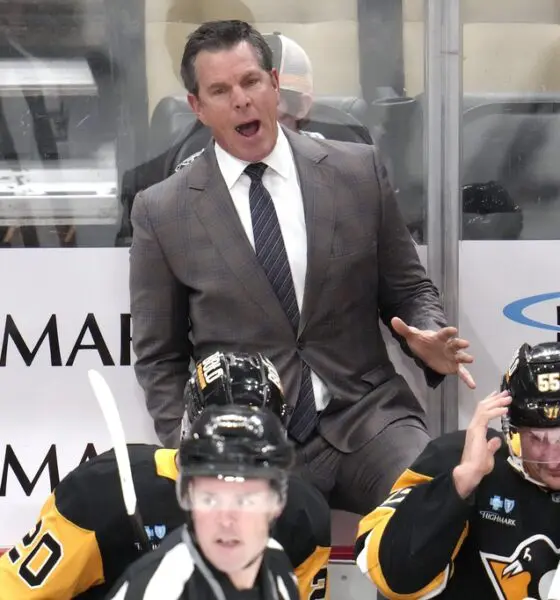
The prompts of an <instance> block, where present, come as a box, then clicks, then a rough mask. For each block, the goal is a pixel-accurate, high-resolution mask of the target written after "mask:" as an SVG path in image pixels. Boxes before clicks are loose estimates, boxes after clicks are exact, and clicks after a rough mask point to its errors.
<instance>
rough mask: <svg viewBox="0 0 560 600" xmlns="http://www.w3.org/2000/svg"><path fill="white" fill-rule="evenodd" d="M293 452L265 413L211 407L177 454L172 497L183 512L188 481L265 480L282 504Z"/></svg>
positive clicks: (274, 420) (255, 409) (244, 408)
mask: <svg viewBox="0 0 560 600" xmlns="http://www.w3.org/2000/svg"><path fill="white" fill-rule="evenodd" d="M294 461H295V449H294V446H293V444H292V442H290V441H289V440H288V438H287V434H286V430H285V428H284V427H283V425H282V423H281V422H280V420H279V419H278V418H277V417H276V415H274V414H273V413H272V412H271V411H270V410H268V409H267V408H258V407H256V406H244V405H236V404H225V405H221V406H219V405H211V406H208V407H207V408H205V409H204V410H203V411H202V413H201V414H200V415H199V417H198V418H197V419H196V420H195V421H194V422H193V424H192V426H191V427H190V429H189V431H188V433H187V435H186V436H185V438H184V439H183V440H182V441H181V445H180V448H179V470H180V476H179V481H178V496H179V502H180V504H181V506H183V507H184V508H186V504H188V501H186V498H187V497H188V484H189V481H190V480H191V479H192V478H193V477H216V478H219V479H227V478H233V479H261V478H262V479H268V480H269V481H270V482H271V485H272V487H273V488H274V489H275V490H276V491H277V492H278V494H279V496H280V498H281V500H282V502H285V498H286V491H287V485H288V474H289V471H290V469H291V468H292V466H293V464H294Z"/></svg>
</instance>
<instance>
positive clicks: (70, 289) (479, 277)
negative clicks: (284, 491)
mask: <svg viewBox="0 0 560 600" xmlns="http://www.w3.org/2000/svg"><path fill="white" fill-rule="evenodd" d="M419 253H420V255H421V257H422V258H423V259H424V258H425V247H421V248H419ZM558 256H560V242H511V243H510V242H464V243H462V245H461V252H460V261H461V262H460V298H461V307H460V308H461V310H460V322H459V328H460V334H461V335H462V336H463V337H466V338H467V339H469V340H470V341H471V344H472V346H471V349H472V352H473V354H474V355H475V359H476V361H475V363H474V365H473V366H472V373H473V375H474V377H475V379H476V381H477V390H476V391H474V392H471V391H469V390H468V389H467V388H466V387H465V386H464V385H461V386H460V426H462V427H463V426H466V425H467V423H468V420H469V418H470V416H471V414H472V410H473V407H474V404H475V403H476V401H477V400H479V399H481V398H483V397H484V396H485V395H486V394H487V393H489V392H490V391H492V390H493V389H496V388H497V387H498V386H499V383H500V377H501V374H502V372H503V370H504V369H505V368H506V367H507V365H508V363H509V361H510V359H511V356H512V354H513V352H514V350H515V349H516V348H517V347H518V346H519V345H520V344H521V343H523V342H524V341H527V342H529V343H538V342H541V341H553V340H556V336H557V333H559V332H560V326H559V325H558V320H559V319H558V305H560V291H558V290H559V285H558V283H557V281H556V274H557V273H558V271H559V269H558V266H557V265H556V263H555V260H557V258H556V257H558ZM0 259H1V260H0V281H1V282H2V292H1V294H0V343H1V346H0V381H1V382H2V388H1V389H2V392H1V394H0V515H1V517H2V518H1V519H0V548H2V547H6V546H11V545H12V544H13V543H14V542H15V541H17V540H18V539H19V538H20V537H21V535H22V534H23V533H24V532H26V531H27V530H28V529H30V528H31V526H32V525H33V524H34V522H35V518H36V516H37V514H38V512H39V509H40V507H41V505H42V503H43V502H44V500H45V499H46V497H47V496H48V494H49V492H50V490H51V487H52V485H53V484H54V483H56V481H57V480H59V479H60V478H62V477H63V476H64V475H65V474H66V473H67V472H68V471H70V470H71V469H72V468H74V467H75V466H77V465H78V464H79V463H80V461H81V460H82V458H83V457H84V455H86V456H88V455H89V453H91V452H92V451H95V452H97V453H99V452H102V451H104V450H106V449H107V448H109V447H110V445H111V444H110V440H109V436H108V433H107V430H106V428H105V425H104V422H103V418H102V415H101V412H100V410H99V408H98V407H97V404H96V401H95V398H94V395H93V393H92V391H91V389H90V386H89V383H88V380H87V370H88V369H89V368H96V369H98V370H99V371H100V372H101V373H102V374H103V375H104V376H105V378H106V379H107V381H108V383H109V385H110V386H111V388H112V389H113V391H114V394H115V396H116V398H117V401H118V403H119V411H120V413H121V415H122V419H123V422H124V428H125V432H126V435H127V439H128V441H130V442H154V443H157V438H156V436H155V434H154V431H153V425H152V421H151V418H150V417H149V415H148V413H147V411H146V409H145V405H144V401H143V396H142V392H141V390H140V388H139V387H138V385H137V383H136V379H135V376H134V371H133V368H132V366H131V364H133V361H134V358H133V355H132V349H131V343H130V315H129V296H128V250H127V249H125V248H107V249H103V248H102V249H99V248H95V249H87V248H83V249H75V248H73V249H36V250H35V249H14V250H11V249H3V250H2V251H1V254H0ZM534 297H536V298H534ZM525 298H529V300H526V301H525V303H524V304H525V305H526V306H525V305H522V304H520V303H517V304H514V305H513V307H512V306H510V308H509V310H508V314H509V316H510V317H511V318H508V317H506V316H505V315H504V307H506V306H508V305H511V304H512V303H514V302H515V301H518V300H521V299H525ZM514 319H517V320H514ZM520 321H521V322H520ZM389 338H390V336H389V335H387V336H386V339H389ZM390 354H391V358H392V359H393V360H394V361H395V364H396V366H397V368H398V370H399V371H401V372H402V373H403V374H404V375H405V376H406V377H407V379H408V381H409V383H410V384H411V385H412V387H413V389H414V391H415V392H416V393H417V394H418V395H419V396H420V397H421V398H425V396H426V387H425V384H424V382H423V376H422V374H421V372H420V371H419V369H417V368H416V367H415V366H414V365H413V363H412V361H410V360H409V359H408V358H406V357H404V356H403V355H402V353H401V352H400V350H399V349H398V346H397V345H396V343H394V342H392V341H391V342H390ZM350 522H353V520H351V521H345V519H343V518H340V523H339V525H340V527H337V526H336V523H335V538H338V539H335V543H341V542H343V543H346V542H347V541H348V542H350V543H351V540H352V534H351V532H350V531H349V529H350V528H349V527H347V524H348V525H350Z"/></svg>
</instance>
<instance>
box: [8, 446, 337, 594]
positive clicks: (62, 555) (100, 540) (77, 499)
mask: <svg viewBox="0 0 560 600" xmlns="http://www.w3.org/2000/svg"><path fill="white" fill-rule="evenodd" d="M128 449H129V456H130V462H131V469H132V475H133V479H134V485H135V488H136V494H137V497H138V507H139V510H140V514H141V515H142V518H143V521H144V525H145V528H146V533H147V534H148V537H149V539H150V541H151V543H152V546H153V547H154V548H155V547H157V546H158V545H159V543H160V541H161V540H162V539H163V538H165V537H166V535H167V534H168V533H170V532H171V531H172V530H174V529H176V528H177V527H178V526H179V525H181V524H183V523H184V514H183V512H182V510H181V509H180V508H179V505H178V503H177V499H176V495H175V480H176V479H177V476H178V472H177V467H176V464H175V456H176V450H170V449H163V448H159V447H158V446H152V445H144V444H131V445H129V446H128ZM273 535H274V536H275V537H276V538H277V539H278V541H279V542H280V543H281V544H282V545H283V546H285V548H286V552H287V554H288V556H289V558H290V560H291V561H292V564H293V565H294V568H296V573H297V575H298V578H299V579H298V581H299V584H300V586H301V590H302V595H305V597H306V598H307V597H308V596H309V593H310V590H312V589H315V588H318V589H319V590H321V589H323V588H325V587H326V584H327V580H326V567H327V563H328V559H329V553H330V514H329V508H328V505H327V503H326V501H325V500H324V498H323V497H322V496H321V495H320V493H319V492H317V491H316V490H315V489H314V488H312V487H311V486H310V485H309V484H307V483H306V482H304V481H303V480H302V479H300V478H299V477H296V476H293V477H291V479H290V483H289V486H288V500H287V503H286V507H285V509H284V511H283V513H282V514H281V516H280V517H279V519H278V521H277V523H276V526H275V530H274V532H273ZM139 556H140V551H139V549H138V547H137V544H136V543H135V539H134V534H133V530H132V526H131V523H130V520H129V518H128V516H127V515H126V511H125V507H124V502H123V498H122V492H121V487H120V480H119V475H118V469H117V464H116V460H115V455H114V452H113V451H109V452H106V453H103V454H100V455H99V456H97V457H95V458H93V459H91V460H89V461H88V462H86V463H84V464H82V465H80V466H79V467H78V468H76V469H74V470H73V471H72V472H71V473H69V474H68V475H67V476H66V477H65V478H64V479H63V480H62V481H61V482H60V483H59V484H58V486H57V487H56V488H55V490H54V492H53V493H52V494H51V495H50V496H49V498H48V499H47V501H46V503H45V505H44V506H43V508H42V510H41V513H40V516H39V520H38V522H37V525H36V526H35V528H34V529H33V530H32V531H31V532H29V533H28V534H27V535H26V536H24V537H23V539H22V540H21V542H20V543H18V544H17V545H16V546H14V547H13V548H12V549H11V550H10V551H9V552H7V553H5V554H4V555H3V556H2V557H1V558H0V600H14V599H15V598H17V599H18V600H47V599H49V600H52V599H54V598H56V599H57V600H70V599H71V598H79V599H80V600H96V599H98V598H104V597H105V595H106V594H107V592H108V591H109V589H110V588H111V586H112V585H113V584H114V582H115V581H116V580H117V579H118V577H120V575H121V574H122V573H123V571H124V570H125V569H126V567H127V566H128V565H130V564H131V563H132V562H134V561H135V560H136V559H137V558H138V557H139ZM323 592H324V589H323ZM321 597H324V595H323V596H317V598H321Z"/></svg>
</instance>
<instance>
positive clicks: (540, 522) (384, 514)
mask: <svg viewBox="0 0 560 600" xmlns="http://www.w3.org/2000/svg"><path fill="white" fill-rule="evenodd" d="M495 435H499V434H498V433H497V432H496V431H490V432H489V436H495ZM464 443H465V432H464V431H459V432H454V433H451V434H448V435H445V436H442V437H441V438H439V439H437V440H435V441H433V442H431V443H430V444H429V445H428V446H427V448H426V449H425V451H424V452H423V453H422V455H421V456H420V457H419V458H418V459H417V460H416V462H415V463H414V464H413V465H412V467H411V468H410V469H408V470H407V471H405V472H404V473H403V474H402V475H401V477H400V478H399V479H398V480H397V482H396V483H395V485H394V486H393V489H392V493H391V495H390V496H389V498H388V499H387V500H386V501H385V502H384V503H383V504H382V505H381V506H379V507H378V508H377V509H376V510H374V511H373V512H372V513H371V514H369V515H367V516H366V517H364V519H362V521H361V523H360V526H359V530H358V539H357V543H356V557H357V562H358V566H359V567H360V569H361V570H362V571H363V572H364V573H366V574H367V575H368V576H369V577H370V578H371V579H373V581H374V582H375V584H376V585H377V586H378V587H379V589H380V590H381V592H382V593H383V594H384V595H385V596H387V597H388V598H405V597H406V598H410V599H413V598H423V597H430V598H431V597H433V596H436V595H437V594H438V593H439V594H440V595H438V596H437V597H438V598H452V599H453V600H462V599H465V600H466V599H469V600H472V599H474V598H476V599H478V598H480V599H484V600H486V599H488V600H490V599H491V598H499V599H500V600H523V599H525V598H527V597H530V598H535V599H543V600H544V599H545V598H546V592H547V590H548V587H549V586H550V581H551V579H552V576H553V574H554V571H555V569H556V567H557V566H558V561H559V560H560V494H558V493H550V492H547V491H545V490H543V489H542V488H540V487H539V486H537V485H536V484H534V483H531V482H530V481H527V480H526V479H524V478H523V476H522V475H521V474H520V473H518V472H517V471H516V470H515V469H514V467H513V466H512V465H511V464H510V463H509V461H508V456H509V455H508V449H507V446H506V444H505V442H504V443H502V447H501V448H500V450H499V451H498V453H497V454H496V461H495V467H494V470H493V471H492V472H491V473H490V474H489V475H487V476H486V477H485V478H484V479H483V480H482V481H481V483H480V485H479V486H478V488H477V489H476V490H475V492H474V493H473V494H472V495H471V496H470V497H469V498H467V499H466V500H463V499H462V498H461V497H460V496H459V495H458V494H457V491H456V489H455V485H454V482H453V476H452V471H453V468H454V467H455V466H456V465H458V464H459V463H460V461H461V454H462V452H463V446H464Z"/></svg>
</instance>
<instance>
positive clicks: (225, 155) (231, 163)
mask: <svg viewBox="0 0 560 600" xmlns="http://www.w3.org/2000/svg"><path fill="white" fill-rule="evenodd" d="M214 147H215V151H216V160H217V161H218V166H219V168H220V171H221V173H222V176H223V178H224V180H225V182H226V185H227V187H228V190H231V188H232V187H233V186H234V185H235V184H236V183H237V180H238V179H239V177H240V176H241V174H242V173H243V171H244V170H245V167H246V166H247V165H248V164H249V163H248V162H247V161H245V160H241V159H239V158H236V157H235V156H232V155H231V154H230V153H229V152H226V151H225V150H224V149H223V148H222V147H221V146H220V145H219V144H218V143H217V142H216V143H215V145H214ZM261 162H263V163H265V164H266V165H268V166H269V167H270V168H271V169H273V170H274V171H275V172H276V173H278V174H279V175H280V176H281V177H283V178H284V179H288V178H289V177H290V173H291V165H292V164H293V158H292V151H291V148H290V143H289V142H288V138H287V137H286V134H285V133H284V132H283V131H282V127H280V126H278V138H277V140H276V145H275V146H274V148H273V150H272V152H271V153H270V154H269V155H268V156H267V157H265V158H263V159H262V161H261Z"/></svg>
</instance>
